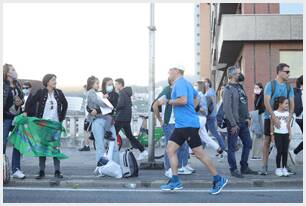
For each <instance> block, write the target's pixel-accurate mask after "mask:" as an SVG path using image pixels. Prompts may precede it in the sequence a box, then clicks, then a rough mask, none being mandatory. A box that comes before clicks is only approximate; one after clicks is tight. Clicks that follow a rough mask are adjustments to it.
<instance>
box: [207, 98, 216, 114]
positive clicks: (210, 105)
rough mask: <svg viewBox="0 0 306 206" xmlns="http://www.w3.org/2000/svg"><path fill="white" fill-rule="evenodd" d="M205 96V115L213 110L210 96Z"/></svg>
mask: <svg viewBox="0 0 306 206" xmlns="http://www.w3.org/2000/svg"><path fill="white" fill-rule="evenodd" d="M205 97H206V101H207V111H208V114H207V116H209V115H210V114H211V113H212V112H213V111H214V103H213V100H212V97H209V96H205Z"/></svg>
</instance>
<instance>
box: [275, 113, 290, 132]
mask: <svg viewBox="0 0 306 206" xmlns="http://www.w3.org/2000/svg"><path fill="white" fill-rule="evenodd" d="M274 114H275V116H276V118H277V119H279V121H280V128H276V127H275V126H274V133H277V134H288V133H289V131H288V128H287V122H288V119H289V112H288V111H286V112H279V111H274Z"/></svg>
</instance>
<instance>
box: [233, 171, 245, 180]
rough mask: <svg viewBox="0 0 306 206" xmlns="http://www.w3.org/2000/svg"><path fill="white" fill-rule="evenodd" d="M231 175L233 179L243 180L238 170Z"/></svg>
mask: <svg viewBox="0 0 306 206" xmlns="http://www.w3.org/2000/svg"><path fill="white" fill-rule="evenodd" d="M231 175H232V176H233V177H237V178H243V176H242V175H241V173H240V172H239V171H238V170H234V171H231Z"/></svg>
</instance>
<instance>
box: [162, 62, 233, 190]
mask: <svg viewBox="0 0 306 206" xmlns="http://www.w3.org/2000/svg"><path fill="white" fill-rule="evenodd" d="M168 73H169V80H172V81H174V87H173V90H172V94H171V100H169V102H168V104H170V105H172V106H173V108H174V116H175V129H174V131H173V133H172V135H171V137H170V139H169V142H168V145H167V153H168V157H169V160H170V165H171V169H172V178H171V179H170V181H169V182H168V183H167V184H166V185H162V186H161V187H160V188H161V190H179V189H182V188H183V186H182V183H181V181H180V180H179V178H178V175H177V174H178V171H177V170H178V158H177V154H176V151H177V150H178V149H179V148H180V146H181V145H182V144H183V143H184V142H185V141H187V143H188V145H189V147H190V148H191V149H192V151H193V153H194V154H195V156H196V157H197V158H198V159H199V160H200V161H201V162H203V163H204V164H205V165H206V167H207V168H208V169H209V171H210V173H211V174H212V176H213V181H214V186H213V188H212V190H211V194H218V193H220V192H221V190H222V189H223V187H224V186H225V185H226V184H227V182H228V179H226V178H224V177H221V176H220V175H218V173H217V171H216V168H215V166H214V165H213V164H212V162H211V160H210V158H209V157H208V156H207V155H206V154H205V153H204V150H203V147H202V142H201V138H200V136H199V128H200V122H199V117H198V115H197V113H196V111H195V104H198V102H197V95H198V93H197V91H196V90H195V89H194V88H193V87H192V85H191V83H190V82H188V81H187V80H186V79H185V78H184V77H183V75H184V68H183V67H173V68H171V69H170V70H169V72H168Z"/></svg>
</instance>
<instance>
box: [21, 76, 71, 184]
mask: <svg viewBox="0 0 306 206" xmlns="http://www.w3.org/2000/svg"><path fill="white" fill-rule="evenodd" d="M42 82H43V86H44V87H45V88H43V89H40V90H38V91H37V92H36V94H35V95H33V96H32V98H30V99H28V103H27V105H26V107H25V114H26V115H27V114H28V112H29V111H30V107H29V105H36V104H37V111H36V112H35V117H37V118H42V119H48V120H53V121H58V122H63V120H64V119H65V117H66V112H67V108H68V102H67V100H66V98H65V95H64V94H63V92H62V91H61V90H59V89H56V75H54V74H46V75H45V76H44V78H43V80H42ZM53 162H54V169H55V173H54V176H55V177H56V178H63V175H62V174H61V172H60V160H59V159H58V158H56V157H53ZM45 167H46V157H39V169H40V171H39V174H38V176H37V177H36V179H42V178H43V177H45Z"/></svg>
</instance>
